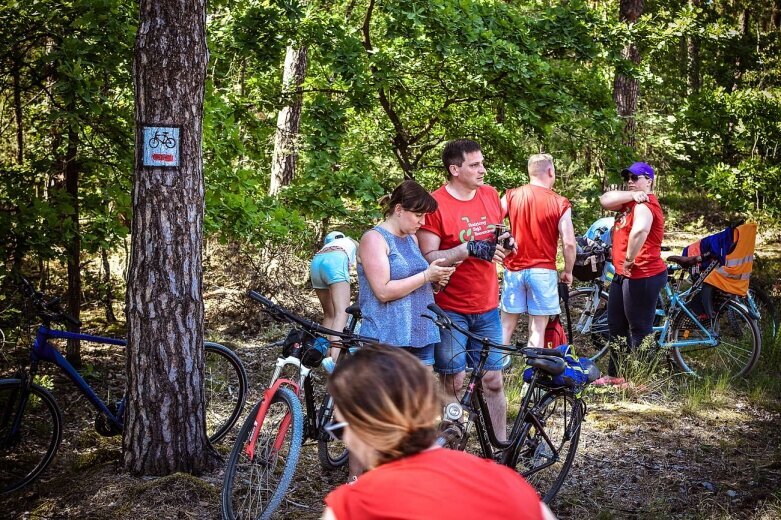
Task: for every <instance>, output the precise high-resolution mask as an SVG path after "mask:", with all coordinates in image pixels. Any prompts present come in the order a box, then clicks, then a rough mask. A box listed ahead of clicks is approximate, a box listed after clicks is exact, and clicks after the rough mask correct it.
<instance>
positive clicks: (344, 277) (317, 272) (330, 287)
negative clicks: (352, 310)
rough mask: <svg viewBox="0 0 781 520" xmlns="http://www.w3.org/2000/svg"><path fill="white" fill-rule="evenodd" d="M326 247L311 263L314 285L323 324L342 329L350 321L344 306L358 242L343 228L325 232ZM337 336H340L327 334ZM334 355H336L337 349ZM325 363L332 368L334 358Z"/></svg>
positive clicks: (326, 367)
mask: <svg viewBox="0 0 781 520" xmlns="http://www.w3.org/2000/svg"><path fill="white" fill-rule="evenodd" d="M324 242H325V243H324V244H323V247H322V248H321V249H320V250H319V251H318V252H317V253H316V254H315V257H314V258H313V259H312V263H311V264H310V266H309V275H310V277H311V279H312V287H314V289H315V293H317V299H318V300H320V305H321V306H322V307H323V321H322V322H320V324H321V325H322V326H323V327H326V328H328V329H331V330H337V331H341V330H342V329H344V326H345V324H346V323H347V313H346V312H345V309H347V307H349V306H350V268H353V267H355V255H356V250H357V247H358V243H357V242H356V241H355V240H353V239H352V238H350V237H347V236H345V234H344V233H342V232H341V231H331V232H330V233H328V234H327V235H326V236H325V241H324ZM328 339H329V340H335V339H337V338H335V337H333V338H328ZM333 350H334V351H333V352H332V353H331V355H332V356H333V357H334V358H336V357H337V356H338V350H337V349H333ZM323 366H324V367H325V369H326V370H328V371H329V372H330V371H331V370H333V366H334V359H332V358H326V359H325V360H323Z"/></svg>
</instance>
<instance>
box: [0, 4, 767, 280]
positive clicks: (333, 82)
mask: <svg viewBox="0 0 781 520" xmlns="http://www.w3.org/2000/svg"><path fill="white" fill-rule="evenodd" d="M369 5H372V6H373V9H372V11H371V13H369V12H368V11H367V10H368V6H369ZM209 9H210V13H209V19H208V33H207V34H208V38H209V49H210V62H209V69H208V83H207V89H206V100H205V115H204V124H203V131H204V135H203V143H204V145H203V159H204V175H205V184H206V193H205V198H206V216H205V231H206V233H207V235H209V236H216V237H219V238H220V239H222V240H225V241H227V240H237V241H239V242H242V243H247V244H252V245H253V246H255V247H258V246H263V245H264V244H268V243H272V242H273V243H288V241H291V242H290V243H295V244H298V246H297V247H298V251H299V253H300V254H302V255H304V254H308V252H309V251H311V247H312V246H313V244H314V243H315V242H316V240H317V239H318V238H319V235H320V232H321V231H322V228H323V227H329V226H335V225H339V226H340V227H344V229H345V230H346V231H348V232H349V233H350V234H352V235H353V236H359V235H360V234H361V233H362V231H363V230H365V229H366V228H368V227H369V226H370V225H371V222H372V221H374V220H376V219H377V218H379V216H380V214H379V208H378V205H377V199H378V198H379V197H380V196H381V195H383V194H384V193H387V192H389V191H390V190H391V189H392V188H393V187H394V186H395V185H396V184H398V182H400V181H401V180H402V179H403V178H405V176H406V177H415V178H416V179H418V180H419V181H420V182H421V183H422V184H424V185H425V186H426V187H427V188H430V189H434V188H436V187H438V186H439V185H441V183H442V182H443V181H444V175H443V171H442V168H441V165H440V160H439V153H440V151H441V147H442V144H443V143H444V142H445V141H446V140H448V139H451V138H456V137H464V136H466V137H474V138H476V139H477V140H479V141H480V142H481V144H482V145H483V147H484V153H485V156H486V159H487V164H488V167H489V177H488V180H489V182H490V183H491V184H493V185H495V186H496V187H497V188H499V189H500V191H501V190H505V189H508V188H510V187H513V186H517V185H519V184H522V183H524V182H526V180H527V179H526V171H525V170H526V168H525V164H526V159H527V157H528V155H529V154H531V153H535V152H538V151H541V150H544V151H547V152H550V153H552V154H553V155H554V157H555V158H556V166H557V173H558V179H559V181H558V182H559V184H558V189H559V190H560V191H561V192H562V193H564V194H565V195H566V196H568V197H569V198H570V199H571V200H572V202H573V215H574V218H575V222H576V229H577V230H579V231H580V230H582V229H584V228H585V226H587V225H588V224H589V223H590V222H591V221H592V220H593V219H595V218H596V217H598V216H599V209H598V206H597V203H596V199H597V197H598V196H599V194H600V193H601V192H602V191H603V189H605V187H606V186H608V185H609V184H610V183H612V182H616V181H617V175H616V173H617V172H618V171H619V170H620V169H621V168H622V167H623V166H625V165H626V163H627V162H629V161H632V160H636V159H637V158H643V159H644V160H647V161H649V162H651V163H652V164H654V165H655V166H656V167H657V171H659V173H660V183H659V185H658V187H659V189H660V191H661V192H662V195H666V196H670V197H674V196H675V195H676V194H680V193H683V194H686V196H689V197H690V196H692V195H694V196H695V197H698V198H703V199H704V198H708V199H709V200H710V201H711V203H712V204H714V205H715V206H714V207H716V208H720V209H721V210H722V211H726V212H730V213H742V214H745V215H751V216H754V217H755V218H761V219H765V220H766V221H772V219H777V218H778V217H779V213H781V203H779V200H781V197H780V196H779V195H781V194H780V193H779V188H778V186H781V182H779V181H781V164H780V163H779V155H778V145H779V141H780V140H781V129H780V128H779V121H781V102H780V101H779V88H781V84H780V82H779V77H781V74H779V71H781V59H780V58H779V56H781V52H779V51H781V38H779V31H778V30H776V29H775V28H774V27H773V25H772V24H773V23H774V22H773V18H772V16H771V15H772V9H773V6H772V3H770V2H760V3H759V4H753V5H751V6H748V5H746V6H743V4H740V5H738V4H733V3H725V2H709V3H702V4H701V6H700V7H692V6H690V5H689V2H685V1H683V0H676V1H675V2H664V3H661V2H650V3H648V2H647V3H646V5H645V13H644V15H643V16H642V17H641V19H640V20H639V22H638V23H636V24H634V25H631V26H628V25H626V24H623V23H619V21H618V2H616V1H611V2H597V3H594V2H585V1H582V0H576V1H569V2H542V1H537V0H524V1H522V2H503V1H499V0H491V1H484V0H432V1H430V2H424V3H421V2H414V1H411V0H388V1H382V2H374V3H371V4H370V3H356V2H352V1H350V2H348V1H338V2H331V3H325V2H322V1H320V0H306V1H304V0H231V1H224V0H219V1H217V2H213V3H212V4H210V6H209ZM136 13H137V5H136V4H135V3H134V2H130V3H128V2H120V1H118V0H102V1H101V2H98V3H95V2H92V1H86V0H76V1H71V2H66V3H61V2H60V3H58V2H52V1H51V0H33V1H31V2H18V1H11V2H6V4H4V5H3V6H2V7H1V8H0V36H2V38H3V41H7V42H11V43H10V44H9V45H8V46H7V47H6V48H5V49H3V51H2V52H1V53H0V63H2V68H3V70H4V71H7V72H5V73H4V75H2V76H1V77H0V95H2V99H3V101H4V103H3V104H1V105H0V111H2V114H3V121H7V122H8V124H6V125H4V126H3V128H2V132H0V160H1V161H2V165H1V166H0V170H1V171H2V176H0V211H2V214H3V217H4V218H2V219H0V239H1V240H0V256H2V258H3V260H4V261H5V262H4V263H5V264H6V265H8V263H9V262H11V263H12V262H14V261H16V262H19V261H20V258H24V257H28V258H37V259H59V258H62V257H63V254H64V248H63V247H64V244H65V243H66V241H67V240H68V238H69V237H70V236H71V234H72V233H73V231H74V230H73V229H69V227H68V225H67V224H66V223H67V219H64V218H63V215H66V214H67V213H68V212H69V211H70V209H71V201H70V200H69V199H68V197H66V196H64V193H63V189H64V187H63V186H62V171H63V158H64V157H65V155H66V151H67V147H68V144H69V138H68V137H69V131H70V135H74V133H73V131H75V135H76V136H77V138H78V139H77V140H78V142H77V145H78V151H77V155H76V161H77V162H78V167H79V170H80V172H81V175H80V177H81V178H80V182H81V185H80V199H79V202H80V205H81V215H82V217H81V221H80V225H81V230H80V232H81V238H82V242H83V247H84V249H85V250H86V251H87V252H88V253H89V252H93V251H97V250H98V249H99V248H108V249H111V248H115V247H117V245H118V244H120V242H121V239H122V238H123V237H124V236H125V235H126V234H127V232H128V222H129V219H130V193H129V190H130V172H131V171H132V159H133V147H132V142H133V138H132V131H131V129H132V128H133V123H132V103H133V98H132V95H133V92H132V81H131V79H132V78H131V74H130V64H131V59H132V45H133V41H134V35H135V31H136V23H137V21H136ZM746 14H747V15H748V17H749V19H748V25H747V27H749V28H750V30H748V31H744V30H743V27H744V24H743V23H742V19H743V18H742V17H745V16H746ZM366 31H368V32H366ZM629 42H635V43H636V44H637V46H638V48H639V50H640V53H641V57H642V60H641V62H640V64H639V65H634V64H633V63H632V62H630V61H629V60H626V59H624V58H623V57H622V54H621V53H622V49H623V48H624V46H625V45H627V44H628V43H629ZM692 42H695V43H696V44H697V48H698V49H699V51H698V52H699V54H698V65H699V88H695V87H693V86H692V85H690V84H689V79H690V76H691V75H690V74H689V72H691V69H690V61H691V60H692V56H689V55H687V53H688V52H689V51H688V50H687V49H688V47H687V46H688V45H689V44H690V43H692ZM293 44H294V45H296V46H305V47H306V48H307V49H308V59H309V63H308V68H307V75H306V80H305V82H304V84H303V86H302V95H303V101H304V105H303V112H302V124H301V130H300V135H299V136H298V140H297V150H298V163H297V164H298V169H297V172H296V177H295V179H294V181H293V183H292V185H291V186H289V187H287V188H285V189H284V190H282V192H281V193H280V194H279V196H277V197H274V198H271V197H269V196H268V195H267V191H268V185H269V173H270V162H271V155H272V151H273V136H274V131H275V127H276V115H277V112H278V110H279V109H280V107H282V106H284V105H286V104H288V103H289V102H290V99H288V98H286V97H283V96H281V95H280V93H281V75H282V66H283V61H284V56H285V49H286V47H287V46H288V45H293ZM14 71H17V72H18V74H17V77H18V81H16V82H15V80H14ZM616 72H621V73H622V74H627V75H631V76H634V77H636V78H638V79H639V81H640V98H639V99H640V104H639V106H638V112H637V121H638V133H637V143H638V144H637V146H636V148H635V149H629V148H626V147H624V146H623V145H622V144H621V143H622V135H621V134H622V128H623V126H624V122H623V121H621V120H619V119H618V118H617V117H616V111H615V103H614V101H613V78H614V75H615V73H616ZM15 86H16V87H17V90H18V91H19V93H20V96H21V98H20V103H21V107H22V112H23V118H22V134H23V140H24V154H23V158H22V161H18V160H17V157H16V150H17V148H16V136H15V129H16V121H15V116H14V108H15V107H14V104H15V101H14V88H15ZM684 198H685V197H684ZM685 204H686V202H685V200H682V201H681V205H685ZM683 224H685V223H683ZM291 236H295V237H297V238H296V239H295V240H292V239H291V238H290V237H291Z"/></svg>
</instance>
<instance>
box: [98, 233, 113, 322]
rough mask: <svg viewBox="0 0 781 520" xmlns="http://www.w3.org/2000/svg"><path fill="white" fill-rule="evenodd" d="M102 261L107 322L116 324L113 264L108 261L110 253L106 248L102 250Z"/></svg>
mask: <svg viewBox="0 0 781 520" xmlns="http://www.w3.org/2000/svg"><path fill="white" fill-rule="evenodd" d="M100 261H101V263H102V264H103V290H104V291H105V292H104V297H103V305H104V307H105V309H106V321H107V322H109V323H116V322H117V317H116V316H115V315H114V289H113V287H112V284H111V264H110V263H109V261H108V251H106V248H105V247H101V248H100Z"/></svg>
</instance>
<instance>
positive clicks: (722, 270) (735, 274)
mask: <svg viewBox="0 0 781 520" xmlns="http://www.w3.org/2000/svg"><path fill="white" fill-rule="evenodd" d="M733 238H734V242H735V249H733V250H732V252H731V253H729V254H728V255H727V258H726V262H725V263H724V265H723V266H720V267H717V268H716V269H714V270H713V271H711V273H710V274H709V275H708V277H707V278H706V279H705V283H707V284H710V285H713V286H715V287H718V288H719V289H721V290H722V291H724V292H728V293H730V294H736V295H738V296H745V295H746V293H747V292H748V282H749V278H751V270H752V269H753V268H754V248H755V246H756V241H757V224H756V223H755V222H748V223H746V224H742V225H740V226H738V227H736V228H735V229H734V230H733Z"/></svg>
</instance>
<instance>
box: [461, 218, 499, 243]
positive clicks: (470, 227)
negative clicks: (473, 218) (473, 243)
mask: <svg viewBox="0 0 781 520" xmlns="http://www.w3.org/2000/svg"><path fill="white" fill-rule="evenodd" d="M486 220H488V219H487V218H486V216H485V215H483V216H482V217H480V220H479V221H478V222H470V220H469V217H461V221H462V222H464V224H462V229H461V231H460V232H459V233H458V239H459V240H460V241H461V243H464V242H469V241H470V240H484V239H485V238H487V236H486V235H490V234H493V228H494V227H495V226H494V225H493V224H490V225H489V224H486Z"/></svg>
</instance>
